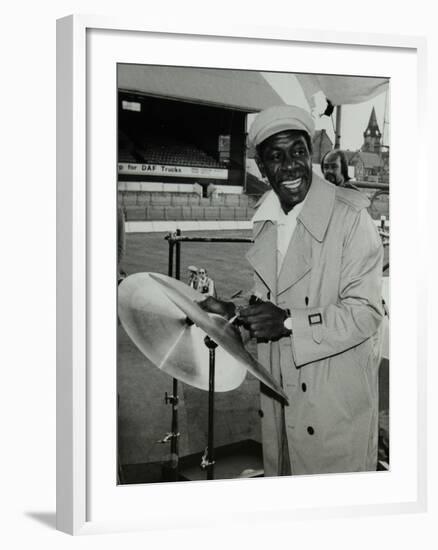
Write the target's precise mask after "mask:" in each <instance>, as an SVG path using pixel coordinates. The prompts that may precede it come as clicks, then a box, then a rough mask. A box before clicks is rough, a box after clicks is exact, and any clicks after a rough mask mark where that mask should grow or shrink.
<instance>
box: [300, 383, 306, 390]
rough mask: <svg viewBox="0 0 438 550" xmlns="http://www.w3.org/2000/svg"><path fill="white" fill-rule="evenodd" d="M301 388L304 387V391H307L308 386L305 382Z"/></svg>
mask: <svg viewBox="0 0 438 550" xmlns="http://www.w3.org/2000/svg"><path fill="white" fill-rule="evenodd" d="M301 389H302V390H303V391H307V386H306V384H305V383H304V382H303V383H302V384H301Z"/></svg>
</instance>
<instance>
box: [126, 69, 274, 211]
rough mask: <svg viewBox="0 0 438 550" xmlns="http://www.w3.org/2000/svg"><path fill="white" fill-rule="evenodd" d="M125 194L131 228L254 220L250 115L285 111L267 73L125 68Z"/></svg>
mask: <svg viewBox="0 0 438 550" xmlns="http://www.w3.org/2000/svg"><path fill="white" fill-rule="evenodd" d="M118 96H119V99H118V102H119V104H118V190H119V203H120V204H121V205H122V207H123V208H124V211H125V216H126V220H127V221H128V222H138V221H150V220H152V221H153V220H164V221H165V220H175V221H184V220H222V221H225V220H228V221H232V220H234V221H243V220H249V219H250V218H251V216H252V214H253V207H254V204H255V202H256V200H257V199H258V198H259V197H260V195H261V194H262V193H263V192H264V191H265V189H266V187H265V186H264V184H263V183H262V182H261V181H259V180H258V179H257V178H256V177H255V176H252V175H251V174H248V173H247V169H246V149H245V144H246V128H247V115H248V114H249V113H256V112H258V111H260V110H262V109H264V108H266V107H268V106H271V105H278V104H282V103H284V102H283V100H282V99H281V97H280V96H279V95H278V94H277V93H276V92H275V91H274V89H273V88H272V87H271V86H270V84H269V83H268V82H267V80H265V78H264V77H263V75H262V74H261V73H259V72H253V71H230V70H220V69H196V68H187V67H184V68H183V67H157V66H144V65H125V64H122V65H119V67H118Z"/></svg>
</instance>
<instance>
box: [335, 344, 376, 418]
mask: <svg viewBox="0 0 438 550" xmlns="http://www.w3.org/2000/svg"><path fill="white" fill-rule="evenodd" d="M368 359H369V355H367V354H366V353H365V351H363V350H359V353H358V350H356V349H355V348H353V349H351V350H348V351H346V352H344V353H341V354H339V355H336V356H335V357H332V358H331V359H330V364H329V369H330V371H331V372H330V374H331V380H332V391H333V394H334V395H333V397H334V398H335V400H336V401H337V402H338V404H339V406H342V407H343V408H345V412H346V413H347V414H349V415H350V416H351V417H352V418H354V417H355V416H356V415H358V414H360V413H361V412H363V411H364V410H365V409H368V408H369V407H370V406H371V394H370V390H369V384H368V381H367V377H366V372H365V370H366V368H367V362H368Z"/></svg>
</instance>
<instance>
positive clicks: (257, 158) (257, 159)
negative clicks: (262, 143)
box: [254, 155, 266, 178]
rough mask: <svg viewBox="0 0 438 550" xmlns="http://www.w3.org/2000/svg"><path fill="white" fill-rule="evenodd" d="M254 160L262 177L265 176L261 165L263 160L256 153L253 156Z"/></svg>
mask: <svg viewBox="0 0 438 550" xmlns="http://www.w3.org/2000/svg"><path fill="white" fill-rule="evenodd" d="M254 160H255V161H256V163H257V167H258V169H259V170H260V174H261V175H262V178H265V177H266V172H265V167H264V166H263V162H262V161H261V160H260V158H259V156H258V155H256V156H255V157H254Z"/></svg>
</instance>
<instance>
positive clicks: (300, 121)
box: [247, 105, 315, 158]
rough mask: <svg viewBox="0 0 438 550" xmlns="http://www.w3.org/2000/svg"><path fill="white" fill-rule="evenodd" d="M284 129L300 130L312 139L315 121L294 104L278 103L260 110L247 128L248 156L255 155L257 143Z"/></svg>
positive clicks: (252, 156)
mask: <svg viewBox="0 0 438 550" xmlns="http://www.w3.org/2000/svg"><path fill="white" fill-rule="evenodd" d="M285 130H302V131H304V132H306V133H307V134H308V135H309V136H310V139H312V137H313V134H314V132H315V123H314V122H313V119H312V117H311V115H310V113H308V112H307V111H305V110H304V109H301V108H300V107H296V106H295V105H279V106H276V107H269V108H268V109H265V110H264V111H261V112H260V113H259V114H258V115H257V116H256V118H255V119H254V121H253V123H252V124H251V128H250V129H249V133H248V142H247V149H248V157H250V158H254V157H255V155H256V147H257V145H260V143H262V142H263V141H265V139H267V138H269V137H271V136H273V135H274V134H277V133H278V132H283V131H285Z"/></svg>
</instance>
